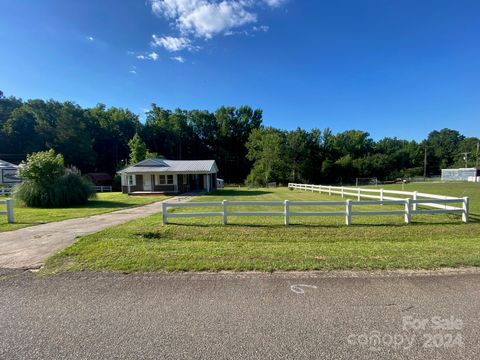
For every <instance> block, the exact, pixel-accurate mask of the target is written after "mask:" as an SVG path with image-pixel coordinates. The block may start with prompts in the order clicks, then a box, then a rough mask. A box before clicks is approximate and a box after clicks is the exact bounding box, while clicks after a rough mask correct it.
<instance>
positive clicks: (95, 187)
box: [92, 186, 112, 192]
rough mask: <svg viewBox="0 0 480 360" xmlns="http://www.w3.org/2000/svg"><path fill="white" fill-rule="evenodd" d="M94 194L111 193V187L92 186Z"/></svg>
mask: <svg viewBox="0 0 480 360" xmlns="http://www.w3.org/2000/svg"><path fill="white" fill-rule="evenodd" d="M92 189H93V190H94V191H95V192H112V187H111V186H92Z"/></svg>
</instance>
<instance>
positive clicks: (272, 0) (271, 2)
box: [264, 0, 286, 7]
mask: <svg viewBox="0 0 480 360" xmlns="http://www.w3.org/2000/svg"><path fill="white" fill-rule="evenodd" d="M264 2H265V3H266V4H267V5H268V6H271V7H278V6H280V5H283V4H284V3H285V2H286V0H264Z"/></svg>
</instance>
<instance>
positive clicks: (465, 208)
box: [462, 197, 470, 223]
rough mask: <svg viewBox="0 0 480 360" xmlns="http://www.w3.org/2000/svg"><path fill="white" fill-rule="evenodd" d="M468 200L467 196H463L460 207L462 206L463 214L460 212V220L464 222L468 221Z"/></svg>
mask: <svg viewBox="0 0 480 360" xmlns="http://www.w3.org/2000/svg"><path fill="white" fill-rule="evenodd" d="M469 202H470V200H469V199H468V197H464V198H463V204H462V208H463V214H462V221H463V222H464V223H468V215H469V214H468V205H469Z"/></svg>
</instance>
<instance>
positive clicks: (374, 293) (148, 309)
mask: <svg viewBox="0 0 480 360" xmlns="http://www.w3.org/2000/svg"><path fill="white" fill-rule="evenodd" d="M0 274H1V276H0V358H2V359H25V358H28V359H62V358H75V359H99V358H125V359H138V358H142V359H160V358H164V359H191V358H196V359H226V358H235V359H283V358H290V359H319V358H329V359H351V358H357V359H382V358H388V359H406V358H409V359H413V358H418V359H420V358H421V359H453V358H455V359H477V358H479V357H480V322H479V312H478V310H479V309H480V271H478V270H475V269H465V270H461V271H452V272H446V273H444V272H441V273H412V272H403V273H398V272H397V273H373V274H368V273H353V272H348V273H345V272H343V273H334V272H331V273H274V274H255V273H243V274H242V273H233V274H221V273H220V274H151V275H141V274H138V275H123V274H107V273H67V274H63V275H58V276H49V277H38V276H36V275H34V274H32V273H30V272H21V271H7V270H3V271H2V272H1V273H0Z"/></svg>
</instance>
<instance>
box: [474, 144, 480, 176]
mask: <svg viewBox="0 0 480 360" xmlns="http://www.w3.org/2000/svg"><path fill="white" fill-rule="evenodd" d="M479 153H480V141H479V142H477V160H476V161H475V167H476V168H477V169H478V155H479Z"/></svg>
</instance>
